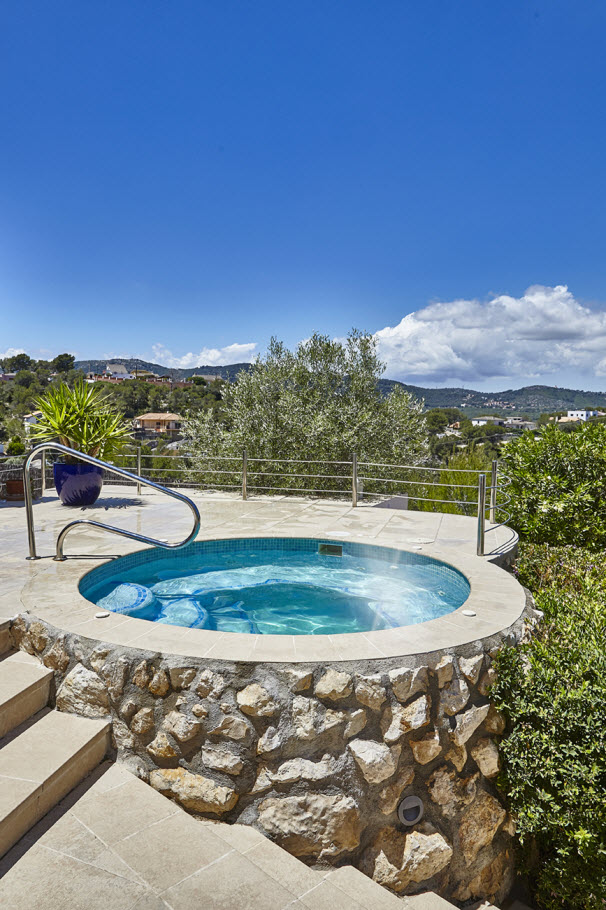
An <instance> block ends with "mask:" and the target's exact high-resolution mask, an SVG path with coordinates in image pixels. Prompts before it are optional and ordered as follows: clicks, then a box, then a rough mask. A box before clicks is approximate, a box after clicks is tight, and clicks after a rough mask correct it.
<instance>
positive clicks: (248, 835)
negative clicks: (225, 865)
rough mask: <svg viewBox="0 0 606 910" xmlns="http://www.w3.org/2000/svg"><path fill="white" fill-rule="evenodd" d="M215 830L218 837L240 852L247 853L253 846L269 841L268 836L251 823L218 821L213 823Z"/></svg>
mask: <svg viewBox="0 0 606 910" xmlns="http://www.w3.org/2000/svg"><path fill="white" fill-rule="evenodd" d="M213 830H214V833H215V834H216V835H217V837H220V838H221V839H222V840H224V841H225V843H226V844H229V846H230V847H231V848H232V849H233V850H237V851H238V852H239V853H246V852H247V851H248V850H250V849H251V847H256V846H258V845H259V844H262V843H265V842H266V841H267V838H266V837H264V836H263V835H262V834H261V833H260V832H259V831H257V830H256V828H251V827H250V825H238V824H235V825H227V824H225V822H218V823H215V824H214V825H213Z"/></svg>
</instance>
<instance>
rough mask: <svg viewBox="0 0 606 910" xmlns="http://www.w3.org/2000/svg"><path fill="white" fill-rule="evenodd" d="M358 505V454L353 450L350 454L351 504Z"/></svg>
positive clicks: (353, 506)
mask: <svg viewBox="0 0 606 910" xmlns="http://www.w3.org/2000/svg"><path fill="white" fill-rule="evenodd" d="M357 505H358V456H357V455H356V453H355V452H354V453H353V455H352V456H351V506H352V508H353V509H355V508H356V506H357Z"/></svg>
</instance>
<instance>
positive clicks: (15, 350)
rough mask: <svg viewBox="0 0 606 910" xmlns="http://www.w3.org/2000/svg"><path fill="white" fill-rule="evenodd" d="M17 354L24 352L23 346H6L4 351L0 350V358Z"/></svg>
mask: <svg viewBox="0 0 606 910" xmlns="http://www.w3.org/2000/svg"><path fill="white" fill-rule="evenodd" d="M17 354H25V350H24V349H23V348H7V349H6V351H4V352H2V351H0V359H2V360H3V359H4V358H5V357H15V356H16V355H17Z"/></svg>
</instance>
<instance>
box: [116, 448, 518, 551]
mask: <svg viewBox="0 0 606 910" xmlns="http://www.w3.org/2000/svg"><path fill="white" fill-rule="evenodd" d="M126 457H127V458H131V459H136V462H137V466H138V473H141V472H142V471H145V473H147V472H150V473H151V472H153V474H154V476H156V477H157V476H158V475H160V476H161V477H162V479H163V481H164V482H165V483H170V484H171V485H180V484H182V485H187V486H195V487H198V488H200V487H201V488H202V489H212V490H225V491H231V492H239V493H240V495H241V497H242V499H244V500H246V499H247V498H248V497H249V496H250V495H251V494H254V493H257V494H261V495H271V494H272V493H276V494H280V495H289V494H290V495H303V496H309V495H314V496H327V497H330V498H334V497H339V498H343V499H345V498H347V499H350V501H351V505H352V507H354V508H355V507H357V506H358V504H359V502H360V500H364V501H366V502H368V501H371V502H372V501H375V500H376V501H381V500H387V499H396V500H399V501H400V502H401V504H403V505H404V506H405V507H406V508H412V509H415V510H422V511H423V510H430V509H432V507H433V506H438V507H442V511H454V512H457V513H459V514H466V515H473V516H475V517H476V518H477V522H478V525H477V547H476V550H477V553H478V555H480V556H483V555H484V551H485V538H486V535H487V534H489V533H490V532H491V531H494V530H495V529H496V528H498V527H501V526H502V525H504V524H506V522H507V521H508V519H509V516H508V515H505V518H504V520H503V521H501V522H499V523H497V513H500V514H504V512H505V507H506V506H507V505H508V503H509V497H508V495H507V494H506V487H507V486H509V483H510V480H509V478H508V477H507V476H506V475H505V474H503V473H502V472H500V471H499V463H498V461H496V460H495V461H493V462H492V465H491V472H490V482H488V477H487V474H486V473H485V472H483V471H479V470H476V469H471V468H449V467H448V466H440V467H433V466H426V465H396V464H390V463H385V462H365V461H359V460H358V456H357V454H356V453H354V454H353V455H352V457H351V460H349V461H327V460H321V459H294V458H252V457H250V455H249V454H248V452H247V451H243V452H242V455H241V457H239V456H237V455H207V456H204V457H203V458H202V457H200V456H197V457H195V458H194V457H193V456H191V455H189V454H188V453H182V452H179V453H175V454H173V455H170V456H168V455H167V454H161V455H154V454H149V453H148V454H144V455H142V452H141V448H140V447H139V448H137V450H136V452H134V453H132V454H131V455H128V456H126ZM142 462H145V465H144V466H143V467H142ZM154 462H156V464H159V465H161V466H158V467H157V466H154ZM487 513H488V516H487ZM487 518H488V521H489V522H490V525H491V526H490V527H487V526H486V523H487Z"/></svg>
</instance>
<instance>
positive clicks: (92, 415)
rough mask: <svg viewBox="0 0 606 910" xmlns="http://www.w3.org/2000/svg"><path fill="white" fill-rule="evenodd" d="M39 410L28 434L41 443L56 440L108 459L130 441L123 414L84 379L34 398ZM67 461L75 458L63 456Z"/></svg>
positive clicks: (60, 386) (100, 391)
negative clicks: (39, 414)
mask: <svg viewBox="0 0 606 910" xmlns="http://www.w3.org/2000/svg"><path fill="white" fill-rule="evenodd" d="M35 405H36V407H37V408H38V410H39V411H40V412H41V416H40V417H39V418H38V422H37V423H36V424H35V425H34V426H33V427H32V428H31V430H30V436H31V437H32V438H33V439H35V440H38V441H40V442H43V441H44V442H46V441H50V440H55V441H58V442H60V443H61V444H62V445H64V446H68V447H69V448H70V449H77V451H79V452H83V453H84V454H86V455H92V456H93V457H95V458H101V459H103V460H104V461H109V460H111V459H112V458H113V457H114V456H115V455H118V454H119V453H120V452H121V451H122V450H123V449H124V447H125V445H127V443H129V442H130V441H131V434H130V428H129V425H128V423H127V422H126V420H125V418H124V415H123V414H122V413H116V412H115V411H114V410H113V408H112V407H111V405H110V400H109V397H108V396H107V395H105V394H104V393H103V391H102V390H101V389H99V388H95V386H93V385H88V384H87V383H85V382H84V381H82V380H81V381H79V382H77V383H76V385H75V386H74V388H73V389H70V387H69V386H68V385H67V384H66V383H64V382H62V383H61V384H60V385H58V386H56V387H55V388H51V389H49V390H48V392H47V393H46V394H45V395H43V396H42V397H41V398H38V399H36V402H35ZM66 460H67V461H68V462H69V461H72V460H73V461H76V459H70V458H69V456H66Z"/></svg>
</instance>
